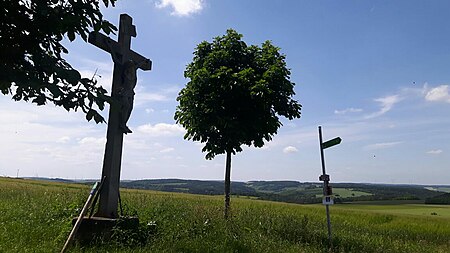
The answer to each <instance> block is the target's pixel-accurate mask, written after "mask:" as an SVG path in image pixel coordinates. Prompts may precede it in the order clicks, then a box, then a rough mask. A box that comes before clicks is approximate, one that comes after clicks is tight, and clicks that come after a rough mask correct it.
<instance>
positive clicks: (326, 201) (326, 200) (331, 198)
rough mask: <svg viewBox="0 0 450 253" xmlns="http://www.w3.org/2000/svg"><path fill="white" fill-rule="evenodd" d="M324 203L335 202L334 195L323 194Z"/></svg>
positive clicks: (331, 203) (330, 203)
mask: <svg viewBox="0 0 450 253" xmlns="http://www.w3.org/2000/svg"><path fill="white" fill-rule="evenodd" d="M322 204H324V205H333V204H334V201H333V197H332V196H323V199H322Z"/></svg>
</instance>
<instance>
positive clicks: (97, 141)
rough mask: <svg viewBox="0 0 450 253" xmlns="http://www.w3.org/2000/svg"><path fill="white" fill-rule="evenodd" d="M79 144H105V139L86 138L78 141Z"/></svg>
mask: <svg viewBox="0 0 450 253" xmlns="http://www.w3.org/2000/svg"><path fill="white" fill-rule="evenodd" d="M78 143H79V144H105V138H94V137H85V138H83V139H81V140H80V141H78Z"/></svg>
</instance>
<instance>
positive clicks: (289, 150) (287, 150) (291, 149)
mask: <svg viewBox="0 0 450 253" xmlns="http://www.w3.org/2000/svg"><path fill="white" fill-rule="evenodd" d="M296 152H298V149H297V148H296V147H294V146H287V147H285V148H284V149H283V153H285V154H290V153H296Z"/></svg>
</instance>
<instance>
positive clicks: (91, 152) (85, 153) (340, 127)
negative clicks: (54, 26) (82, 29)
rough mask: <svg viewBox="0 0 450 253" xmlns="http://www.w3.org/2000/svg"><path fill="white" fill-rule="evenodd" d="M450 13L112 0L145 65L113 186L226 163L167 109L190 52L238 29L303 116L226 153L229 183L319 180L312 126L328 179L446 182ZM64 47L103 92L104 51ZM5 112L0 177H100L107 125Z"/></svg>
mask: <svg viewBox="0 0 450 253" xmlns="http://www.w3.org/2000/svg"><path fill="white" fill-rule="evenodd" d="M449 9H450V2H448V1H282V2H281V1H266V0H248V1H212V0H209V1H208V0H203V1H199V0H184V1H182V0H133V1H119V2H118V3H117V6H116V7H115V8H108V9H104V15H105V17H106V18H107V19H109V20H110V21H111V22H113V23H114V24H117V23H118V19H119V14H120V13H128V14H129V15H131V16H132V17H133V19H134V24H135V25H136V27H137V34H138V36H137V37H136V38H133V40H132V48H133V50H135V51H137V52H139V53H140V54H142V55H144V56H146V57H148V58H150V59H151V60H152V61H153V69H152V70H151V71H147V72H143V71H139V73H138V78H139V81H138V87H137V88H136V92H137V95H136V99H135V109H134V111H133V114H132V116H131V119H130V122H129V126H130V128H131V129H132V130H134V133H133V134H130V135H128V136H126V137H125V144H124V153H123V164H122V179H142V178H188V179H213V180H222V179H223V177H224V176H223V175H224V163H225V157H224V156H217V157H216V158H215V159H214V160H211V161H208V160H205V158H204V156H205V154H204V153H202V152H201V148H202V145H201V144H199V143H194V142H191V141H185V140H183V133H184V130H183V128H182V127H180V126H178V125H176V124H175V122H174V120H173V114H174V112H175V108H176V105H177V103H176V97H177V94H178V92H179V90H180V89H181V88H183V87H184V85H185V84H186V83H187V81H188V80H186V79H185V78H184V77H183V71H184V69H185V67H186V65H187V64H188V63H189V62H190V61H191V60H192V52H193V51H194V48H195V46H196V45H197V44H198V43H200V42H201V41H203V40H208V41H211V40H212V38H213V37H215V36H220V35H223V34H224V33H225V32H226V29H228V28H233V29H235V30H237V31H238V32H239V33H241V34H243V35H244V38H243V39H244V40H245V41H246V42H247V44H259V45H260V44H261V43H262V42H264V41H265V40H271V41H272V42H273V44H275V45H276V46H278V47H280V48H281V52H282V53H284V54H285V55H286V56H287V58H286V61H287V64H288V67H289V68H291V72H292V75H291V79H292V81H293V82H295V83H296V86H295V91H296V93H297V94H296V96H295V98H296V99H297V100H299V102H300V103H301V104H302V105H303V109H302V117H301V118H300V119H297V120H293V121H283V122H284V126H283V127H282V128H281V129H280V130H279V133H278V135H277V136H276V137H275V138H274V139H273V141H272V142H269V143H267V144H266V145H265V147H263V148H261V149H256V148H247V147H246V148H244V151H243V152H241V153H238V154H237V155H235V156H234V157H233V160H232V180H237V181H247V180H297V181H317V180H318V176H319V174H321V168H320V153H319V145H318V134H317V127H318V126H319V125H321V126H322V127H323V131H324V138H325V140H327V139H331V138H334V137H336V136H340V137H341V138H342V139H343V141H342V143H341V144H340V145H338V146H336V147H333V148H330V149H327V150H326V151H325V158H326V165H327V172H328V174H330V175H331V180H332V182H370V183H416V184H449V183H450V170H449V169H450V168H449V165H450V156H449V155H448V154H449V152H450V130H449V127H450V118H449V115H450V114H449V112H450V86H449V84H450V19H449V18H448V10H449ZM113 37H114V36H113ZM114 39H116V38H115V37H114ZM65 44H66V45H67V48H68V49H69V55H67V57H66V58H67V59H68V61H69V62H70V63H71V64H72V65H73V66H74V67H76V68H77V69H79V70H80V71H81V73H82V74H83V75H84V76H86V77H91V76H92V75H93V73H94V72H95V70H96V69H97V73H98V74H99V75H100V76H101V77H97V78H98V81H99V83H100V84H102V85H104V86H105V87H106V88H107V89H108V90H109V89H110V86H111V75H112V61H111V57H110V55H109V54H107V53H106V52H104V51H102V50H100V49H98V48H96V47H94V46H92V45H90V44H87V43H85V42H83V41H82V40H81V39H79V38H78V39H77V40H76V41H75V42H73V43H69V42H66V43H65ZM0 113H1V115H2V116H3V117H2V119H0V120H1V121H2V122H1V124H0V129H1V131H0V138H1V139H2V142H3V143H2V145H1V146H0V152H1V153H2V159H0V175H6V176H16V174H17V172H19V176H46V177H63V178H77V179H80V178H99V177H100V175H101V167H102V161H103V152H104V144H105V136H106V125H105V124H102V125H96V124H95V123H92V122H86V121H85V120H84V116H83V115H82V114H81V113H74V112H70V113H67V112H66V111H65V110H64V109H62V108H55V107H54V106H53V105H47V106H43V107H37V106H35V105H31V104H27V103H25V102H14V101H12V100H11V99H10V97H6V96H2V97H0ZM104 115H105V116H106V115H107V112H106V111H105V112H104Z"/></svg>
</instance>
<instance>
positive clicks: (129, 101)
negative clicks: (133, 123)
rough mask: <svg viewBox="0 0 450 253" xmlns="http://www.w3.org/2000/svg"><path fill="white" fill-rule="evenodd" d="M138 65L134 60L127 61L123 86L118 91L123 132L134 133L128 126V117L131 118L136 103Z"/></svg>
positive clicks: (124, 66)
mask: <svg viewBox="0 0 450 253" xmlns="http://www.w3.org/2000/svg"><path fill="white" fill-rule="evenodd" d="M136 70H137V66H136V64H135V63H134V62H133V61H132V60H129V61H126V62H125V63H124V64H123V67H122V87H121V89H120V90H119V92H118V95H119V100H120V102H121V110H120V125H119V127H120V129H121V130H122V131H123V133H125V134H128V133H132V131H131V130H130V128H128V126H127V122H128V119H130V115H131V111H132V110H133V104H134V95H135V94H136V93H135V92H134V88H135V87H136V83H137V75H136Z"/></svg>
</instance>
